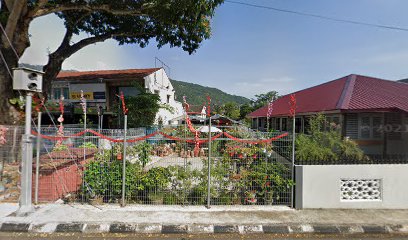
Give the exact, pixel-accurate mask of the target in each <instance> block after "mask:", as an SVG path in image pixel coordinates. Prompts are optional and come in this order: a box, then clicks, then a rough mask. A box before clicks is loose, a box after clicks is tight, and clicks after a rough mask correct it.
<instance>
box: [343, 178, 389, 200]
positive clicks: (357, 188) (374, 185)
mask: <svg viewBox="0 0 408 240" xmlns="http://www.w3.org/2000/svg"><path fill="white" fill-rule="evenodd" d="M381 188H382V187H381V179H341V180H340V198H341V200H343V201H379V200H381V190H382V189H381Z"/></svg>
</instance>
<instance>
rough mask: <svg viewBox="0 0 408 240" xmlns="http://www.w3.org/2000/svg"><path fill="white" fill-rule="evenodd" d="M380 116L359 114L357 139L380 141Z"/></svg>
mask: <svg viewBox="0 0 408 240" xmlns="http://www.w3.org/2000/svg"><path fill="white" fill-rule="evenodd" d="M382 119H383V118H382V116H381V115H372V114H361V115H360V117H359V123H360V128H359V138H360V139H381V138H382V132H381V131H380V130H381V129H380V128H381V125H382Z"/></svg>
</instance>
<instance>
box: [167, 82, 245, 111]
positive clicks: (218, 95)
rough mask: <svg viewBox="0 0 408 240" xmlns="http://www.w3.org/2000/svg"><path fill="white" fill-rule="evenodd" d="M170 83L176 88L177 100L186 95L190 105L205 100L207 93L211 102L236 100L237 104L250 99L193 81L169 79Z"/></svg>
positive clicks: (219, 103)
mask: <svg viewBox="0 0 408 240" xmlns="http://www.w3.org/2000/svg"><path fill="white" fill-rule="evenodd" d="M171 84H172V85H173V87H174V89H175V90H176V98H177V101H180V102H182V101H183V96H186V98H187V102H188V103H189V104H190V105H202V104H203V103H205V102H207V98H206V96H207V95H210V96H211V101H212V103H213V104H217V105H222V104H225V103H227V102H236V103H237V104H244V103H248V102H249V101H250V100H249V99H248V98H245V97H241V96H236V95H231V94H228V93H225V92H223V91H221V90H219V89H217V88H212V87H204V86H201V85H198V84H195V83H188V82H182V81H176V80H171Z"/></svg>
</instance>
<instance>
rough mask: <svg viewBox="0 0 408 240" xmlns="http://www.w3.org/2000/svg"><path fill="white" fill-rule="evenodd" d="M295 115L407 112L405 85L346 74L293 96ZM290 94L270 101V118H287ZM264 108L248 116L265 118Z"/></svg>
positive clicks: (407, 87) (266, 109) (406, 85)
mask: <svg viewBox="0 0 408 240" xmlns="http://www.w3.org/2000/svg"><path fill="white" fill-rule="evenodd" d="M294 94H295V95H296V102H297V108H296V112H297V113H314V112H325V111H334V110H340V111H370V110H371V111H374V110H375V111H378V110H380V111H390V110H401V111H405V112H408V84H406V83H401V82H397V81H389V80H383V79H379V78H373V77H366V76H361V75H355V74H352V75H349V76H346V77H343V78H340V79H337V80H333V81H330V82H327V83H323V84H320V85H317V86H314V87H311V88H307V89H304V90H301V91H298V92H295V93H294ZM289 101H290V94H288V95H285V96H282V97H281V98H279V99H277V100H275V101H274V102H273V111H272V116H288V115H289V109H290V106H289ZM267 111H268V106H264V107H262V108H260V109H258V110H256V111H254V112H252V113H250V114H249V115H248V116H249V117H252V118H254V117H266V114H267Z"/></svg>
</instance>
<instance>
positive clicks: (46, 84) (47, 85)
mask: <svg viewBox="0 0 408 240" xmlns="http://www.w3.org/2000/svg"><path fill="white" fill-rule="evenodd" d="M64 60H65V58H63V57H61V56H59V55H58V54H56V53H55V52H54V53H52V54H50V55H49V57H48V63H47V64H46V65H45V66H44V68H43V71H44V76H43V94H44V96H45V97H46V98H48V97H49V96H48V95H49V94H51V87H52V80H54V79H55V78H56V77H57V75H58V73H59V72H60V71H61V68H62V63H63V62H64Z"/></svg>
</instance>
